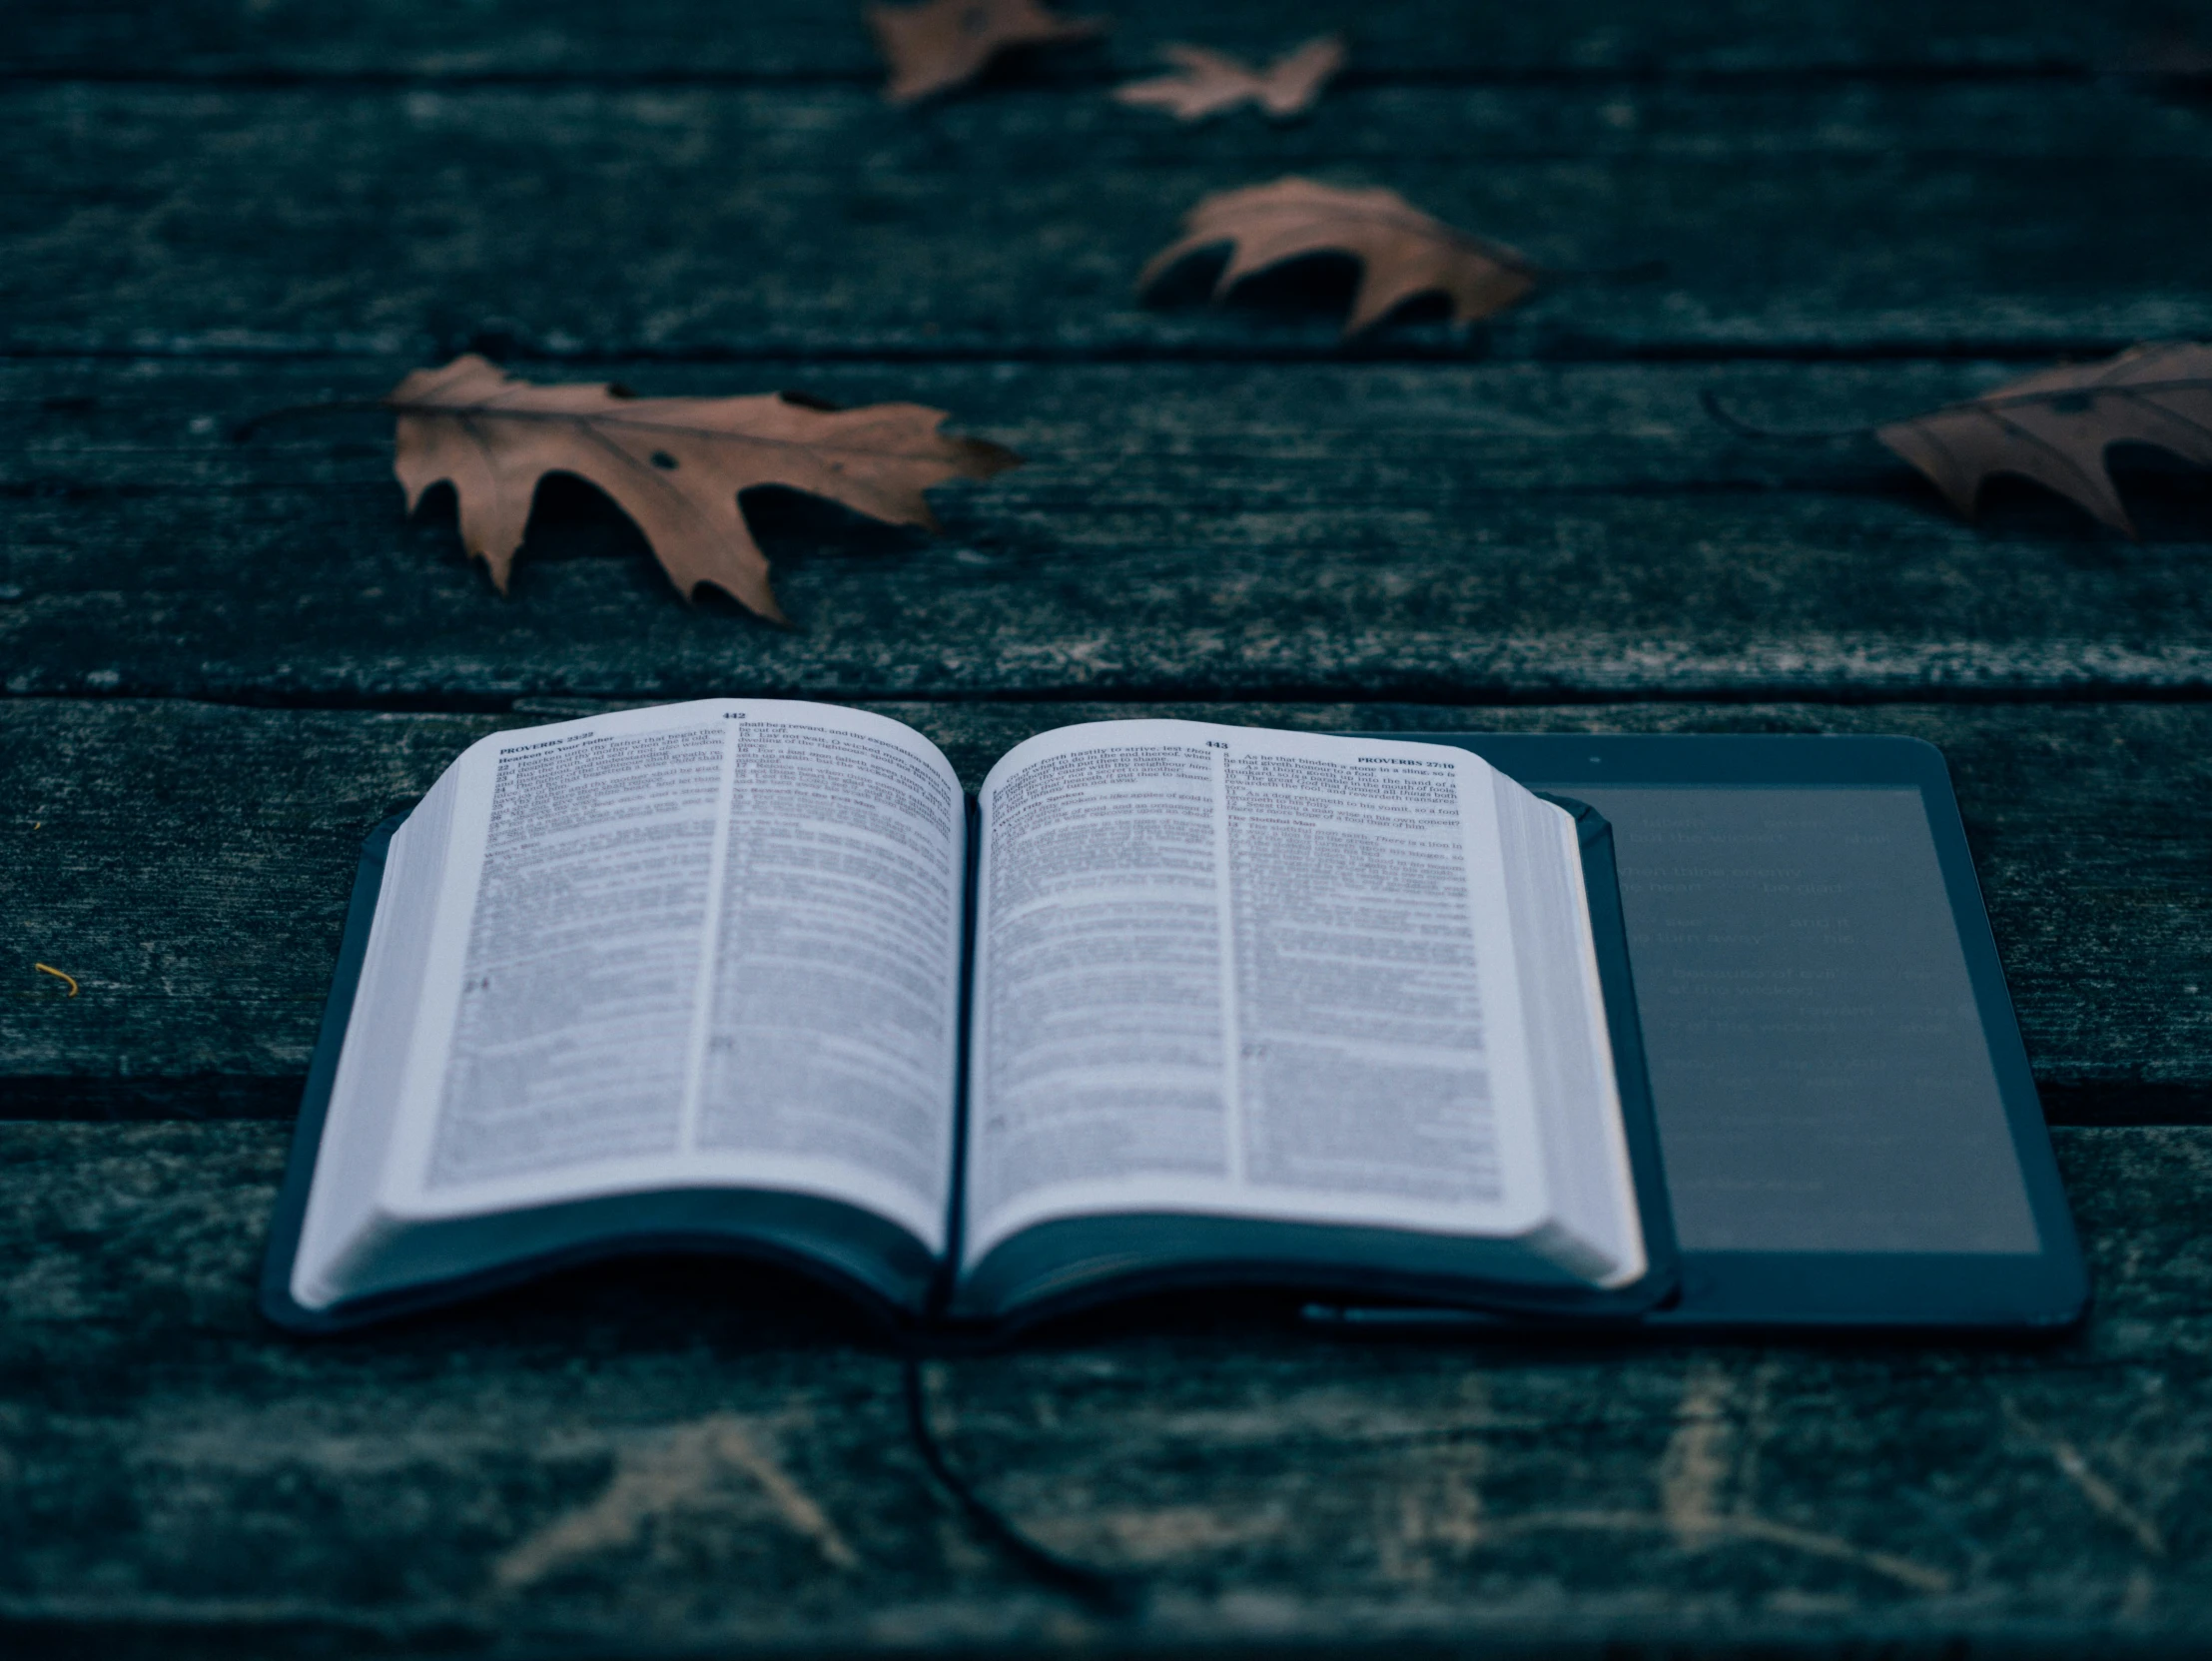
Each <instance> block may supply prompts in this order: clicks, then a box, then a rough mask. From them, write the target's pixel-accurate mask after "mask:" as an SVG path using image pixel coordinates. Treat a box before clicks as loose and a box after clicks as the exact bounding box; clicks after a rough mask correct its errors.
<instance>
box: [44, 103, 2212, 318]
mask: <svg viewBox="0 0 2212 1661" xmlns="http://www.w3.org/2000/svg"><path fill="white" fill-rule="evenodd" d="M0 124H4V125H5V127H6V129H7V130H8V132H9V133H10V135H11V147H12V149H13V150H14V152H15V155H16V164H15V166H13V167H12V168H11V169H9V171H8V172H7V174H6V175H5V177H4V178H0V317H4V318H5V320H6V322H5V325H4V326H0V348H5V349H7V350H10V351H14V352H26V351H36V352H41V353H52V352H80V351H165V352H199V353H210V352H223V351H238V350H241V349H249V350H258V351H263V352H277V353H294V352H318V353H325V352H332V351H346V350H364V349H366V350H370V351H376V352H382V353H393V354H408V355H412V356H415V357H418V358H419V357H424V356H426V355H428V354H431V353H438V352H444V351H448V350H450V349H451V348H452V347H454V346H457V345H459V344H462V343H465V342H467V341H470V340H474V339H480V340H481V341H482V343H483V344H486V345H493V346H496V345H498V344H499V343H502V342H504V343H510V345H509V346H508V348H507V350H509V351H511V350H513V348H514V347H516V346H519V347H520V348H521V349H523V350H527V351H531V352H535V353H541V354H548V355H552V356H573V355H576V354H578V353H594V354H600V355H616V354H620V353H624V352H631V353H646V352H650V353H655V354H663V355H675V356H701V355H724V356H727V355H733V354H734V355H739V356H757V355H762V354H787V355H788V354H793V353H800V354H806V353H814V354H824V355H844V356H863V357H865V356H869V355H881V354H894V355H900V356H909V357H912V356H924V357H937V356H945V355H965V356H990V357H1003V356H1017V357H1019V356H1036V355H1062V356H1066V355H1079V356H1097V355H1121V356H1128V355H1151V356H1159V355H1174V354H1197V355H1203V356H1223V355H1229V356H1244V357H1267V356H1278V355H1282V354H1286V353H1289V354H1303V355H1307V356H1322V357H1333V356H1334V355H1336V354H1337V352H1338V351H1339V347H1338V343H1337V339H1336V335H1337V325H1338V324H1339V323H1340V322H1341V317H1342V299H1341V294H1340V293H1338V294H1336V295H1335V296H1334V297H1333V300H1332V298H1331V296H1330V295H1329V294H1327V293H1311V292H1308V290H1310V289H1314V288H1319V289H1321V290H1324V291H1325V290H1326V288H1327V284H1326V283H1325V282H1322V281H1321V280H1320V279H1318V278H1316V279H1314V281H1313V282H1312V283H1310V284H1306V285H1305V286H1303V287H1301V286H1299V285H1298V284H1295V283H1288V282H1287V280H1286V282H1280V283H1277V284H1276V285H1275V287H1274V290H1273V291H1272V292H1273V294H1274V298H1275V300H1276V301H1277V302H1278V304H1276V305H1274V306H1271V307H1270V306H1267V305H1263V304H1257V303H1255V304H1252V305H1246V306H1240V307H1228V308H1214V307H1208V306H1206V305H1203V304H1200V303H1198V302H1199V298H1200V296H1202V292H1203V291H1202V288H1200V287H1199V286H1198V285H1197V284H1196V282H1195V280H1194V279H1193V280H1192V281H1190V282H1188V283H1186V284H1185V285H1184V290H1183V291H1175V290H1163V291H1161V292H1160V293H1159V294H1158V295H1156V296H1155V297H1154V303H1153V304H1150V305H1143V304H1139V302H1138V300H1137V298H1136V296H1135V295H1134V294H1133V292H1132V288H1131V285H1132V284H1133V282H1134V280H1135V277H1136V273H1137V271H1138V269H1139V268H1140V267H1141V266H1142V264H1143V263H1144V261H1145V259H1146V258H1147V257H1148V256H1150V255H1151V254H1152V253H1154V252H1156V251H1157V250H1158V249H1160V248H1162V247H1165V246H1166V245H1167V244H1168V243H1169V242H1171V241H1172V240H1173V239H1174V236H1175V228H1176V222H1177V218H1178V216H1179V215H1180V214H1181V213H1182V212H1183V211H1184V210H1185V209H1187V208H1188V207H1189V206H1191V205H1192V204H1193V203H1195V202H1196V201H1197V200H1198V198H1199V197H1200V196H1202V195H1204V194H1205V193H1206V192H1208V191H1213V190H1219V189H1224V188H1230V187H1237V186H1244V185H1251V184H1257V183H1262V182H1265V181H1267V180H1270V179H1273V178H1276V177H1278V176H1280V175H1282V174H1284V173H1288V172H1300V173H1306V174H1313V175H1318V176H1320V177H1322V178H1324V179H1326V180H1328V181H1329V182H1332V183H1338V184H1351V185H1387V186H1389V187H1391V188H1393V189H1396V190H1398V191H1400V192H1401V193H1402V194H1404V195H1405V196H1406V197H1407V198H1408V199H1410V200H1411V201H1412V202H1414V203H1415V204H1416V205H1417V206H1418V207H1420V208H1422V209H1423V210H1425V211H1427V212H1430V213H1433V214H1435V215H1437V216H1439V217H1440V218H1442V219H1444V220H1446V221H1447V222H1449V223H1452V224H1455V225H1459V226H1462V227H1465V228H1466V229H1469V230H1471V231H1475V232H1477V233H1479V234H1481V235H1484V236H1487V237H1490V238H1493V239H1496V240H1499V241H1503V242H1506V243H1509V244H1512V245H1514V246H1516V247H1518V248H1520V249H1522V250H1523V251H1524V252H1525V253H1526V254H1528V255H1529V256H1530V257H1531V258H1533V259H1534V260H1536V261H1537V262H1538V263H1539V264H1541V265H1544V266H1546V267H1550V268H1556V269H1558V270H1560V271H1562V272H1583V273H1594V274H1602V273H1605V272H1620V271H1627V270H1630V269H1632V268H1639V267H1649V268H1654V269H1651V270H1649V271H1648V274H1647V275H1646V277H1645V278H1644V279H1643V280H1639V281H1624V280H1607V279H1605V278H1604V277H1602V276H1591V277H1586V278H1583V279H1580V280H1565V279H1563V280H1561V281H1558V282H1555V283H1553V284H1551V285H1549V286H1548V287H1547V288H1546V289H1545V290H1544V291H1542V292H1541V293H1540V294H1539V295H1538V296H1537V297H1536V298H1535V299H1533V300H1531V301H1530V302H1528V303H1526V304H1524V305H1522V306H1520V307H1518V308H1516V309H1514V310H1513V311H1511V312H1509V313H1506V314H1504V315H1502V316H1500V317H1499V318H1497V319H1495V320H1493V321H1492V322H1491V323H1490V324H1488V325H1486V326H1484V328H1483V329H1482V331H1481V332H1480V333H1479V334H1478V335H1477V336H1476V337H1475V342H1476V346H1477V348H1478V349H1479V350H1481V351H1484V352H1487V353H1489V354H1492V355H1495V356H1503V357H1530V356H1537V357H1567V358H1588V357H1613V356H1621V355H1643V356H1652V355H1668V354H1682V353H1695V354H1699V355H1703V356H1713V355H1721V356H1727V355H1731V354H1741V353H1784V354H1799V355H1805V354H1811V355H1817V356H1819V355H1833V354H1836V353H1885V354H1891V355H1895V354H1898V353H1950V354H1955V353H1956V352H1958V351H1959V350H1961V349H1965V350H1972V349H1974V347H1975V346H1976V345H1977V344H1978V346H1979V347H1980V349H1982V350H1996V349H2000V348H2002V349H2007V350H2012V351H2035V350H2041V351H2049V352H2056V351H2065V350H2073V351H2080V350H2088V349H2089V348H2090V347H2092V346H2094V345H2095V344H2097V343H2106V344H2109V345H2111V346H2118V345H2124V344H2126V343H2128V342H2131V341H2135V340H2141V339H2146V338H2152V337H2185V336H2192V335H2212V300H2208V299H2207V294H2208V291H2212V229H2208V227H2207V223H2206V217H2205V216H2204V215H2203V214H2202V213H2201V212H2199V211H2198V206H2197V205H2198V204H2200V203H2202V202H2203V201H2204V200H2206V199H2207V198H2208V197H2212V104H2206V103H2203V102H2201V101H2195V100H2190V99H2161V98H2159V97H2156V96H2153V95H2151V94H2150V93H2147V92H2145V91H2144V90H2143V89H2141V88H2140V87H2138V86H2137V85H2136V84H2135V83H2133V82H2130V81H2126V80H2124V79H2121V80H2098V79H2089V80H2083V81H2080V82H2078V83H2077V82H2070V81H2061V82H2058V83H2056V84H2047V83H2044V82H2041V81H2028V82H2024V83H2014V82H2011V81H2005V80H1998V81H1993V82H1984V81H1978V80H1968V81H1965V82H1962V83H1959V84H1955V85H1954V84H1946V83H1940V82H1938V83H1936V84H1921V83H1918V82H1912V81H1906V82H1904V83H1901V84H1892V83H1886V82H1876V83H1868V84H1861V83H1855V82H1853V83H1847V84H1843V85H1835V86H1831V85H1827V84H1820V83H1816V84H1811V85H1804V84H1796V83H1783V84H1778V85H1772V86H1767V85H1757V86H1753V87H1751V88H1749V89H1732V88H1728V87H1722V88H1719V89H1715V88H1710V87H1702V86H1692V87H1679V86H1675V85H1672V84H1666V83H1662V84H1656V85H1652V86H1630V87H1625V88H1624V87H1621V86H1597V87H1584V86H1580V85H1572V84H1571V85H1555V84H1549V83H1541V84H1536V85H1531V86H1514V85H1501V86H1494V87H1475V88H1465V87H1454V86H1449V85H1445V86H1437V85H1426V84H1406V85H1393V84H1383V85H1370V86H1366V87H1359V86H1353V87H1350V88H1348V89H1346V90H1344V91H1343V92H1341V93H1338V94H1334V95H1332V96H1331V97H1330V98H1329V99H1327V100H1325V101H1324V102H1323V104H1322V105H1321V107H1320V109H1319V110H1318V111H1316V113H1315V115H1314V117H1313V118H1312V119H1311V120H1310V121H1308V122H1305V123H1302V124H1299V125H1296V126H1292V127H1287V128H1282V129H1275V128H1268V127H1262V126H1258V125H1255V124H1251V123H1246V122H1224V123H1219V124H1215V125H1212V126H1208V127H1204V128H1201V129H1197V130H1185V129H1181V128H1179V127H1176V126H1175V125H1174V124H1171V123H1162V122H1160V121H1158V120H1157V119H1156V118H1154V117H1153V116H1152V115H1150V114H1149V113H1148V112H1144V111H1138V110H1131V109H1127V108H1124V107H1122V106H1120V105H1117V104H1114V103H1112V102H1111V101H1109V100H1108V99H1106V97H1105V96H1104V95H1103V92H1100V91H1097V90H1094V91H1091V92H1087V93H1085V94H1083V95H1081V96H1070V95H1068V94H1066V93H1063V92H1057V91H1038V92H1027V93H1009V94H1007V95H1005V96H998V97H992V98H987V99H976V100H967V101H956V102H954V103H950V104H947V105H944V106H941V107H931V108H927V109H925V110H923V111H920V112H903V111H894V110H891V109H888V108H886V107H885V106H884V105H883V104H882V103H881V101H880V100H879V99H877V98H876V96H875V95H874V93H873V92H871V91H870V90H868V89H867V88H865V87H861V86H843V85H814V84H808V85H805V86H798V87H781V86H769V87H753V86H747V87H738V88H715V89H702V88H686V87H668V88H655V89H649V90H641V89H624V88H610V87H605V86H595V85H572V86H571V85H562V86H554V87H542V86H492V87H460V88H446V89H423V88H403V87H389V86H384V85H380V84H369V85H351V84H349V85H346V86H342V87H336V88H330V87H263V86H245V87H235V86H229V85H225V86H221V87H214V88H207V87H190V86H144V85H137V84H125V85H104V84H80V83H67V84H60V85H51V84H46V83H42V82H24V83H16V84H14V85H0ZM1185 291H1195V292H1185ZM1259 293H1260V294H1261V296H1262V298H1263V297H1264V293H1265V291H1259ZM1368 350H1371V351H1373V350H1381V351H1391V352H1397V353H1404V354H1416V355H1422V356H1431V357H1445V358H1450V359H1460V358H1464V357H1465V356H1466V355H1467V353H1468V351H1469V350H1470V348H1469V345H1468V343H1466V342H1464V341H1462V340H1461V339H1459V338H1458V337H1457V336H1455V335H1453V334H1452V333H1450V332H1449V331H1448V330H1447V329H1445V328H1444V327H1443V326H1442V325H1440V324H1428V325H1423V324H1419V323H1407V324H1401V325H1392V326H1388V327H1386V328H1385V330H1383V331H1382V332H1381V333H1380V334H1379V335H1378V336H1377V337H1376V339H1375V340H1374V341H1373V342H1371V343H1369V344H1368ZM501 355H502V353H501V352H500V351H493V352H492V353H491V356H494V357H497V356H501Z"/></svg>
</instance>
